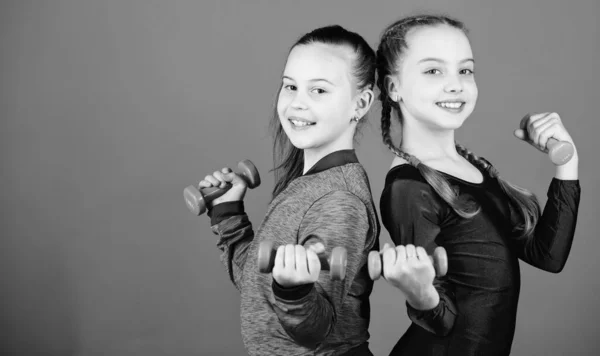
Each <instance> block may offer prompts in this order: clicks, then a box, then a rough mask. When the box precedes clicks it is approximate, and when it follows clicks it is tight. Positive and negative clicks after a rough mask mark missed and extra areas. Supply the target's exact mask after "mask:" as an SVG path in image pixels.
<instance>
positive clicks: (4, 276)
mask: <svg viewBox="0 0 600 356" xmlns="http://www.w3.org/2000/svg"><path fill="white" fill-rule="evenodd" d="M422 10H427V11H436V12H444V13H447V14H449V15H451V16H455V17H457V18H459V19H461V20H463V21H464V22H465V23H466V24H467V26H468V27H469V29H470V30H471V32H470V38H471V43H472V47H473V49H474V53H475V57H476V61H477V68H476V70H477V74H476V78H477V82H478V85H479V90H480V96H479V102H478V105H477V107H476V109H475V112H474V113H473V115H472V116H471V117H470V118H469V120H468V121H467V123H466V124H465V125H464V127H463V129H462V130H461V131H460V132H459V136H458V137H459V139H460V141H461V142H462V143H464V144H466V145H467V146H468V147H470V148H471V149H472V150H473V151H475V152H476V153H477V154H479V155H481V156H484V157H486V158H488V159H489V160H491V161H492V162H493V163H494V164H495V165H496V166H497V167H498V169H499V171H500V173H501V174H502V175H503V176H504V177H506V178H507V179H509V180H511V181H513V182H516V183H518V184H519V185H521V186H524V187H526V188H528V189H530V190H532V191H533V192H534V193H536V194H537V195H538V196H539V197H540V200H541V202H542V203H545V199H546V196H545V194H546V190H547V187H548V184H549V182H550V180H551V178H552V176H553V174H554V168H553V165H552V164H551V163H550V162H549V160H548V159H547V157H545V156H544V155H543V154H541V153H540V152H538V151H536V150H535V149H533V148H532V147H530V146H528V145H527V144H525V143H522V142H519V141H518V140H516V139H515V138H514V137H513V136H512V131H513V129H515V127H516V126H517V124H518V122H519V119H520V118H521V117H522V116H524V115H525V114H526V113H528V112H539V111H556V112H558V113H559V114H560V115H561V117H562V119H563V121H564V123H565V125H566V127H567V129H568V130H569V131H570V133H571V134H572V136H573V137H574V140H575V142H576V144H577V147H578V149H579V152H580V180H581V184H582V188H583V196H582V200H581V205H580V216H579V223H578V227H577V233H576V236H575V242H574V244H573V249H572V251H571V256H570V259H569V261H568V263H567V265H566V268H565V269H564V271H563V272H562V273H560V274H558V275H554V274H550V273H546V272H543V271H539V270H536V269H534V268H533V267H530V266H528V265H525V264H523V263H522V264H521V266H522V292H521V299H520V305H519V314H518V325H517V329H516V336H515V340H514V344H513V354H514V355H527V356H531V355H595V354H597V352H598V350H600V347H599V342H600V341H599V340H598V331H597V328H596V326H597V325H598V318H599V317H600V313H599V311H598V306H597V304H598V292H599V290H600V281H599V277H598V270H599V268H600V264H599V263H598V251H600V238H599V236H598V234H597V228H596V226H597V222H598V211H597V209H596V206H597V202H598V197H599V194H600V190H599V189H598V188H597V186H598V184H599V183H600V181H599V178H598V159H597V156H596V154H597V153H596V154H595V153H594V152H598V149H599V148H600V147H598V144H597V138H596V137H597V135H598V132H600V131H599V129H600V120H598V109H597V104H598V102H599V99H600V95H599V94H598V93H600V84H599V83H600V74H599V73H600V71H599V70H598V58H599V56H600V51H599V40H598V36H599V35H600V31H599V29H598V24H597V17H598V16H600V2H598V1H597V0H581V1H570V2H567V1H559V0H553V1H548V0H525V1H523V0H521V1H498V0H479V1H467V0H454V1H452V2H448V3H446V2H434V1H424V0H418V1H417V0H414V1H413V0H411V1H408V0H406V1H357V0H353V1H350V0H346V1H294V2H292V1H235V2H232V1H223V0H210V1H209V0H203V1H191V0H189V1H146V0H129V1H116V0H115V1H83V0H54V1H30V0H18V1H17V0H15V1H6V0H4V1H2V2H1V5H0V93H1V94H0V120H1V121H0V122H1V126H0V155H1V156H0V157H1V173H0V174H1V175H0V184H1V186H2V189H1V200H2V211H1V214H0V219H1V220H0V226H1V227H2V230H1V246H0V295H1V298H0V306H1V320H0V327H1V336H0V340H1V350H0V351H1V352H2V355H86V356H87V355H90V356H91V355H148V356H153V355H239V354H243V353H244V349H243V345H242V341H241V335H240V326H239V295H238V293H237V291H236V290H235V288H234V287H233V285H232V284H231V283H230V282H229V280H228V278H227V275H226V274H225V273H224V271H223V268H222V266H221V264H220V261H219V251H218V250H217V248H216V246H215V243H216V239H215V236H214V235H212V233H211V231H210V227H209V220H208V218H207V217H205V216H202V217H195V216H193V215H191V214H190V213H189V212H188V210H187V209H186V207H185V204H184V201H183V197H182V191H183V188H184V187H186V186H187V185H189V184H194V183H196V182H197V181H198V180H200V179H201V178H202V177H203V176H204V175H206V174H208V173H211V172H212V171H214V170H216V169H219V168H221V167H223V166H232V167H233V166H235V165H236V164H237V162H238V161H239V160H241V159H244V158H249V159H252V160H253V161H254V162H255V163H256V165H257V166H258V168H259V170H260V172H261V174H262V179H263V184H262V185H261V186H260V187H259V188H258V189H256V190H254V191H249V192H248V193H247V195H246V207H247V211H248V213H249V216H250V218H251V220H252V221H253V223H254V225H255V227H257V226H258V225H259V224H260V222H261V220H262V218H263V216H264V213H265V211H266V207H267V204H268V201H269V197H270V192H271V189H272V187H273V177H272V174H271V173H269V170H270V169H271V168H272V161H271V139H270V136H269V133H268V131H267V123H268V120H269V116H270V115H271V112H272V107H273V104H274V98H275V94H276V91H277V88H278V86H279V81H280V75H281V71H282V69H283V66H284V64H285V59H286V56H287V51H288V49H289V47H290V46H291V45H292V44H293V42H294V41H295V40H296V39H297V38H298V37H299V36H300V35H302V34H304V33H306V32H308V31H310V30H312V29H314V28H316V27H320V26H324V25H329V24H333V23H337V24H340V25H342V26H345V27H347V28H348V29H350V30H353V31H356V32H358V33H360V34H362V35H363V36H364V37H365V38H366V39H367V40H368V41H369V42H370V43H371V44H372V45H373V46H376V44H377V40H378V36H379V34H380V32H381V31H382V29H383V28H384V27H385V26H387V25H388V24H389V23H391V22H393V21H395V20H396V19H397V18H399V17H401V16H405V15H408V14H412V13H415V12H418V11H422ZM369 120H370V124H369V126H367V127H365V129H364V131H363V134H362V139H361V143H360V145H359V146H358V147H357V152H358V156H359V159H360V160H361V162H362V163H363V164H364V166H365V168H366V169H367V172H368V173H369V175H370V180H371V185H372V190H373V196H374V199H375V201H376V202H377V205H378V203H379V197H380V195H381V189H382V187H383V180H384V176H385V173H386V171H387V169H388V167H389V165H390V162H391V160H392V158H393V157H392V154H391V153H390V152H389V151H388V150H387V149H386V148H385V147H384V145H383V144H382V142H381V139H380V131H379V107H378V105H375V108H374V109H373V110H372V111H371V115H370V119H369ZM381 239H382V242H386V241H389V235H388V234H387V232H386V231H385V230H384V231H383V232H382V236H381ZM371 300H372V306H373V310H372V324H371V328H370V331H371V335H372V337H371V348H372V350H373V352H374V353H375V354H376V355H387V353H388V352H389V351H390V350H391V348H392V346H393V345H394V344H395V343H396V341H397V339H398V338H399V337H400V335H401V334H402V333H403V332H404V330H405V329H406V328H407V327H408V325H409V322H408V318H407V317H406V314H405V307H404V300H403V298H402V297H401V295H400V293H399V292H398V291H396V290H394V289H392V287H390V286H388V285H387V284H386V283H385V282H382V281H379V282H377V283H376V285H375V290H374V293H373V295H372V299H371Z"/></svg>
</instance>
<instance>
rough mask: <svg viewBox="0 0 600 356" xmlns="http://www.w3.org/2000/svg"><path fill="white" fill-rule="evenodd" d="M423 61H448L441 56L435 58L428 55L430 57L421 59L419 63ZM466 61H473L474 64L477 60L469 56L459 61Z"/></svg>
mask: <svg viewBox="0 0 600 356" xmlns="http://www.w3.org/2000/svg"><path fill="white" fill-rule="evenodd" d="M423 62H439V63H446V61H445V60H443V59H440V58H433V57H428V58H423V59H421V60H420V61H419V62H417V63H423ZM465 62H472V63H473V64H474V63H475V60H474V59H473V58H467V59H463V60H462V61H460V62H459V63H465Z"/></svg>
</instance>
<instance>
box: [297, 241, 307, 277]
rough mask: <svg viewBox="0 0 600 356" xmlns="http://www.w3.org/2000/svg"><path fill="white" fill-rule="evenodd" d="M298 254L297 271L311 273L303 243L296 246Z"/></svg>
mask: <svg viewBox="0 0 600 356" xmlns="http://www.w3.org/2000/svg"><path fill="white" fill-rule="evenodd" d="M294 249H295V254H296V257H295V258H296V271H298V272H300V273H301V274H309V272H308V264H307V262H306V249H305V248H304V246H302V245H296V246H294Z"/></svg>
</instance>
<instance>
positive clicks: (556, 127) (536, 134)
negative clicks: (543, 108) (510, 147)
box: [514, 112, 574, 153]
mask: <svg viewBox="0 0 600 356" xmlns="http://www.w3.org/2000/svg"><path fill="white" fill-rule="evenodd" d="M514 134H515V136H516V137H517V138H518V139H520V140H523V141H525V142H527V143H529V144H530V145H532V146H533V147H535V148H537V149H538V150H540V151H542V152H544V153H548V147H547V145H548V140H549V139H550V138H554V139H556V140H557V141H567V142H570V143H571V144H573V139H572V138H571V136H570V135H569V133H568V132H567V129H565V127H564V125H563V123H562V121H561V119H560V116H559V115H558V114H557V113H555V112H552V113H541V114H527V115H525V117H523V119H521V122H520V124H519V129H517V130H515V132H514ZM573 145H574V144H573Z"/></svg>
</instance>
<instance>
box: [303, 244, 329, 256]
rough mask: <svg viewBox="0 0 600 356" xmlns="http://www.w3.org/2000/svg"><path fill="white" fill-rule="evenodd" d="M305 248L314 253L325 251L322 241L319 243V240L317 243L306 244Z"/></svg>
mask: <svg viewBox="0 0 600 356" xmlns="http://www.w3.org/2000/svg"><path fill="white" fill-rule="evenodd" d="M307 249H309V250H311V251H313V252H314V253H316V254H317V255H318V254H320V253H323V252H325V245H323V243H321V242H317V243H314V244H310V245H308V248H307Z"/></svg>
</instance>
